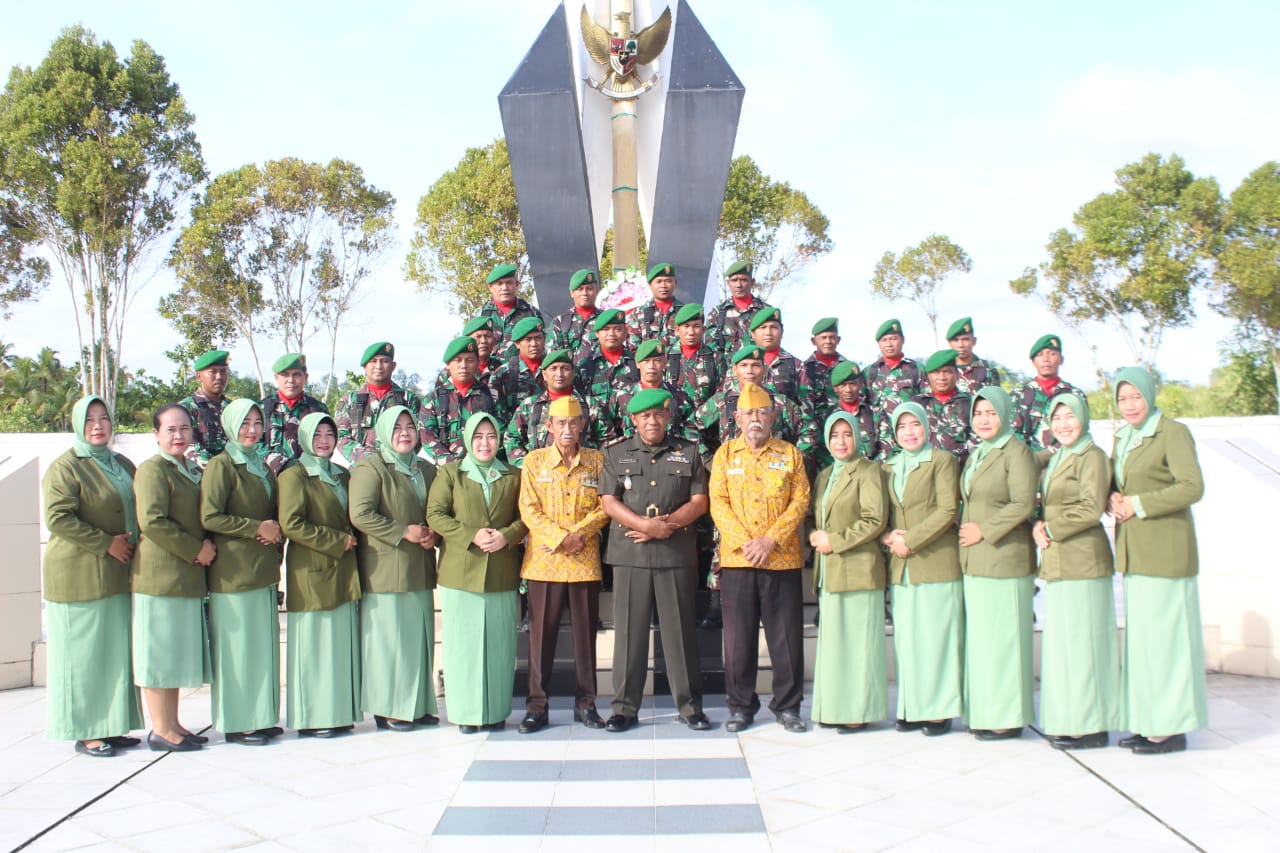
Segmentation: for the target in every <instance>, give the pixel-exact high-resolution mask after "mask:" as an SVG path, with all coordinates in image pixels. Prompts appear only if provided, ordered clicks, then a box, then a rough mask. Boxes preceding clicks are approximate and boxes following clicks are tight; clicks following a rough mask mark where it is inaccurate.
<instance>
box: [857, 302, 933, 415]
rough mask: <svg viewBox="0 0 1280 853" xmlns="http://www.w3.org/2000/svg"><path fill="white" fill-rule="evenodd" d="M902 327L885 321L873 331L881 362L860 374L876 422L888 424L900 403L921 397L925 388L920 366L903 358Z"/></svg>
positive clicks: (893, 322)
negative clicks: (876, 419)
mask: <svg viewBox="0 0 1280 853" xmlns="http://www.w3.org/2000/svg"><path fill="white" fill-rule="evenodd" d="M904 341H905V338H904V337H903V334H902V324H901V323H899V322H898V321H897V320H885V321H884V322H883V323H881V324H880V328H878V329H876V344H877V345H878V346H879V347H880V358H878V359H876V360H875V361H874V362H873V363H871V364H870V365H868V366H867V369H866V370H865V371H863V377H864V381H865V382H866V394H867V402H868V403H870V404H871V409H872V411H874V412H875V413H876V417H877V418H883V419H885V420H888V419H889V418H890V417H891V416H892V415H893V410H894V409H896V408H897V407H898V404H899V403H905V402H907V401H908V400H912V399H914V398H915V397H916V395H918V394H923V393H924V392H925V389H926V387H927V385H926V382H925V378H924V374H923V373H922V372H921V370H920V366H919V365H917V364H916V363H915V362H914V361H913V360H911V359H909V358H907V357H906V356H905V355H903V354H902V344H903V342H904Z"/></svg>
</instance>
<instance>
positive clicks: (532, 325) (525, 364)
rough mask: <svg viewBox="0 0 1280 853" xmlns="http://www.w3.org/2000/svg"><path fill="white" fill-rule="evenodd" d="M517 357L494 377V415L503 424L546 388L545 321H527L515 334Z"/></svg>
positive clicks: (492, 386)
mask: <svg viewBox="0 0 1280 853" xmlns="http://www.w3.org/2000/svg"><path fill="white" fill-rule="evenodd" d="M511 336H512V339H513V340H514V342H515V345H516V354H515V355H513V356H511V357H510V358H508V359H507V360H506V361H504V362H503V363H502V366H501V367H499V368H498V369H497V370H496V371H494V374H493V385H491V386H490V388H489V390H490V391H491V392H492V394H493V402H494V413H495V414H496V415H497V417H498V420H499V421H500V422H504V423H505V422H506V421H507V420H509V419H510V418H511V414H512V413H513V412H514V411H515V410H516V407H517V406H519V405H520V401H521V400H523V399H525V398H526V397H528V396H530V395H531V394H536V393H537V392H538V390H539V389H540V388H541V387H542V380H541V378H540V377H539V375H538V371H539V370H540V369H541V367H542V359H543V357H544V356H545V355H546V352H547V335H546V331H545V330H544V327H543V324H542V319H541V318H539V317H525V318H524V319H523V320H521V321H520V322H519V323H517V324H516V327H515V329H513V330H512V332H511Z"/></svg>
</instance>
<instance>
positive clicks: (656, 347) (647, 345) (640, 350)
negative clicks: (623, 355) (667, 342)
mask: <svg viewBox="0 0 1280 853" xmlns="http://www.w3.org/2000/svg"><path fill="white" fill-rule="evenodd" d="M666 354H667V348H666V347H665V346H663V345H662V341H659V340H654V339H653V338H650V339H649V340H647V341H641V342H640V346H638V347H636V364H639V363H640V362H642V361H644V360H645V359H649V358H657V357H658V356H663V355H666Z"/></svg>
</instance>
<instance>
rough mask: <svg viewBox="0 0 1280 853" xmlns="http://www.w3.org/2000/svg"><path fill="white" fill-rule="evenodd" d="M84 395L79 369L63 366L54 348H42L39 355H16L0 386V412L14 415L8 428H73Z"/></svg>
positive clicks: (48, 430)
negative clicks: (74, 411)
mask: <svg viewBox="0 0 1280 853" xmlns="http://www.w3.org/2000/svg"><path fill="white" fill-rule="evenodd" d="M81 395H82V392H81V389H80V383H79V381H78V380H77V370H76V369H75V368H72V369H67V368H66V367H63V365H62V361H61V360H60V359H59V358H58V354H57V353H56V352H54V351H53V349H51V348H50V347H45V348H43V349H41V350H40V352H39V353H37V354H36V357H35V358H26V357H24V356H17V357H14V358H13V359H12V361H11V364H10V367H9V369H8V370H7V371H5V373H4V381H3V384H2V385H0V411H3V412H7V413H10V414H11V415H12V417H13V421H12V422H10V423H9V427H8V428H6V430H5V431H16V430H22V431H24V432H27V431H35V432H56V431H63V430H69V429H71V408H72V407H73V406H74V405H75V404H76V401H77V400H79V399H80V397H81ZM33 425H38V426H39V429H33Z"/></svg>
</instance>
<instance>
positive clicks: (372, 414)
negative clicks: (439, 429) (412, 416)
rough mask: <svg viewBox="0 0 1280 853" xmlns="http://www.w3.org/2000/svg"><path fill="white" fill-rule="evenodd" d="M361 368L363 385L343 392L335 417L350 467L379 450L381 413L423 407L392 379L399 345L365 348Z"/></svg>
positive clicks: (383, 343) (342, 452)
mask: <svg viewBox="0 0 1280 853" xmlns="http://www.w3.org/2000/svg"><path fill="white" fill-rule="evenodd" d="M360 367H361V368H363V369H364V385H363V386H362V387H360V388H356V389H354V390H351V391H348V392H347V393H345V394H343V395H342V399H340V400H339V401H338V405H337V410H336V412H335V414H334V417H333V420H334V423H336V424H337V425H338V448H337V452H338V454H339V455H341V456H342V458H343V459H345V460H347V464H348V465H349V466H350V465H354V464H356V463H357V462H359V461H360V459H361V457H363V456H364V455H365V454H366V453H374V452H376V451H377V449H378V437H377V435H375V434H374V431H373V424H374V422H375V421H376V420H378V414H379V413H380V412H382V411H384V410H385V409H389V408H391V407H392V406H404V407H405V408H407V409H408V410H409V411H411V412H416V411H418V409H420V408H422V401H421V400H420V399H418V395H417V394H415V393H413V392H412V391H410V390H409V389H407V388H402V387H400V386H399V385H397V384H396V383H395V382H392V381H391V377H392V375H393V374H394V373H395V371H396V348H395V347H394V346H393V345H392V344H391V342H390V341H377V342H375V343H372V344H369V346H367V347H365V350H364V352H363V353H362V354H361V355H360Z"/></svg>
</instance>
